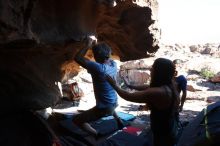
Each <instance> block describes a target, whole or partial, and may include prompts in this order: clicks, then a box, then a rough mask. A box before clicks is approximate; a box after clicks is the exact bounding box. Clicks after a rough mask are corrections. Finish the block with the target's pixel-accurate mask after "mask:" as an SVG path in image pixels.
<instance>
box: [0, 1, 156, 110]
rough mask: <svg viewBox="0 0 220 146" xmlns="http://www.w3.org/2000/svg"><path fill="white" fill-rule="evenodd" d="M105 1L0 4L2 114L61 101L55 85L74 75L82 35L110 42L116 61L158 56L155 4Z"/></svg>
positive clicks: (37, 107)
mask: <svg viewBox="0 0 220 146" xmlns="http://www.w3.org/2000/svg"><path fill="white" fill-rule="evenodd" d="M110 2H112V1H109V0H74V1H72V0H20V1H16V0H0V80H1V83H0V84H1V85H0V87H1V90H0V96H1V103H2V104H1V108H0V111H1V113H5V112H7V111H13V110H14V109H16V110H17V109H27V108H28V109H30V108H32V109H40V108H44V107H48V106H50V105H52V104H54V103H55V102H56V101H57V100H58V98H59V96H60V95H59V91H58V88H57V86H56V85H55V82H56V81H60V80H61V78H62V77H63V76H64V75H65V77H67V76H73V75H75V74H76V73H77V71H78V69H79V68H78V65H77V64H76V63H74V62H72V58H73V56H74V54H75V52H76V50H77V49H78V48H82V47H83V44H84V43H83V41H82V40H83V39H84V38H85V36H86V35H87V34H91V33H94V34H96V36H97V37H98V40H100V41H106V42H107V43H109V44H110V45H111V47H112V48H113V53H114V54H115V55H117V56H119V57H120V58H121V60H133V59H140V58H144V57H147V56H148V54H149V53H154V52H156V51H157V49H158V46H157V42H158V40H157V38H158V32H159V31H158V29H157V28H155V27H154V25H152V24H153V23H154V21H153V20H152V18H153V17H154V19H155V18H156V17H155V16H156V13H157V2H156V1H154V0H143V1H138V2H136V3H135V2H133V1H132V0H123V1H121V0H118V1H117V6H116V7H110V5H111V3H110ZM140 5H141V6H140ZM147 6H149V7H147ZM150 7H152V8H153V13H152V11H151V9H150ZM152 14H153V15H152ZM152 16H153V17H152ZM17 111H18V110H17Z"/></svg>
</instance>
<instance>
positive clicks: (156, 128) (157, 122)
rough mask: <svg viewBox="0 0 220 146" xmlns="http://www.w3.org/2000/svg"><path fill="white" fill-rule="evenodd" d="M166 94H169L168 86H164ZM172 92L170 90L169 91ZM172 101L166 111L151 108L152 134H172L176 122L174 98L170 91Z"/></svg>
mask: <svg viewBox="0 0 220 146" xmlns="http://www.w3.org/2000/svg"><path fill="white" fill-rule="evenodd" d="M164 88H165V90H166V91H167V94H169V92H168V90H169V89H170V90H171V88H170V87H169V86H164ZM171 91H172V90H171ZM171 96H172V101H171V104H170V106H169V107H168V108H167V109H162V110H159V109H156V108H154V107H153V106H152V107H151V114H150V120H151V129H152V131H153V133H154V134H157V133H158V134H159V135H163V134H172V132H173V126H174V125H175V122H176V110H175V108H174V103H175V96H174V93H173V91H172V95H171Z"/></svg>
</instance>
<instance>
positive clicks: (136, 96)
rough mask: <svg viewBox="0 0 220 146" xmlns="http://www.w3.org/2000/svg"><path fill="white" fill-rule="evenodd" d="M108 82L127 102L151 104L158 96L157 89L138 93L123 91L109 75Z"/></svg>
mask: <svg viewBox="0 0 220 146" xmlns="http://www.w3.org/2000/svg"><path fill="white" fill-rule="evenodd" d="M106 78H107V81H108V82H109V83H110V84H111V86H112V87H113V88H114V89H115V90H116V92H117V93H118V95H119V96H120V97H122V98H124V99H125V100H128V101H131V102H137V103H148V102H151V101H152V99H153V98H154V97H155V96H157V94H158V93H157V92H155V89H145V90H143V91H136V92H132V93H131V92H128V91H126V90H123V89H121V88H120V87H119V86H118V85H117V84H116V81H115V80H114V79H112V78H111V77H110V76H108V75H107V77H106Z"/></svg>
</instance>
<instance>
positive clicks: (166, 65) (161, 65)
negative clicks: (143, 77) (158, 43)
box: [150, 58, 175, 87]
mask: <svg viewBox="0 0 220 146" xmlns="http://www.w3.org/2000/svg"><path fill="white" fill-rule="evenodd" d="M152 73H153V75H152V76H151V83H150V87H160V86H163V85H173V79H174V75H175V65H174V64H173V62H172V61H171V60H169V59H165V58H158V59H156V60H155V61H154V64H153V66H152Z"/></svg>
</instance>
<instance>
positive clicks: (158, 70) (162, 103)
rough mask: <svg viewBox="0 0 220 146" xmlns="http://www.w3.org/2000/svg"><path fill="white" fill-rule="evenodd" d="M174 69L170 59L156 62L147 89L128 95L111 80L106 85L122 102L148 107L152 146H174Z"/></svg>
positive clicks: (175, 102) (175, 124) (176, 93)
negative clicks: (109, 85)
mask: <svg viewBox="0 0 220 146" xmlns="http://www.w3.org/2000/svg"><path fill="white" fill-rule="evenodd" d="M174 76H175V66H174V64H173V62H172V61H171V60H169V59H165V58H158V59H156V60H155V62H154V64H153V66H152V68H151V82H150V87H149V88H146V89H145V90H142V91H136V92H133V93H130V92H128V91H126V90H123V89H121V88H120V87H119V86H118V85H117V84H116V82H115V80H113V79H112V78H111V77H109V76H107V79H108V82H109V83H110V84H111V85H112V87H113V88H114V89H115V90H116V91H117V93H118V94H119V96H121V97H122V98H124V99H125V100H128V101H131V102H137V103H147V104H148V105H150V110H151V114H150V120H151V129H152V133H153V143H154V146H174V145H175V142H176V136H177V124H178V123H177V119H178V118H177V116H178V114H177V112H178V105H179V94H178V91H177V89H176V87H175V81H174Z"/></svg>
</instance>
